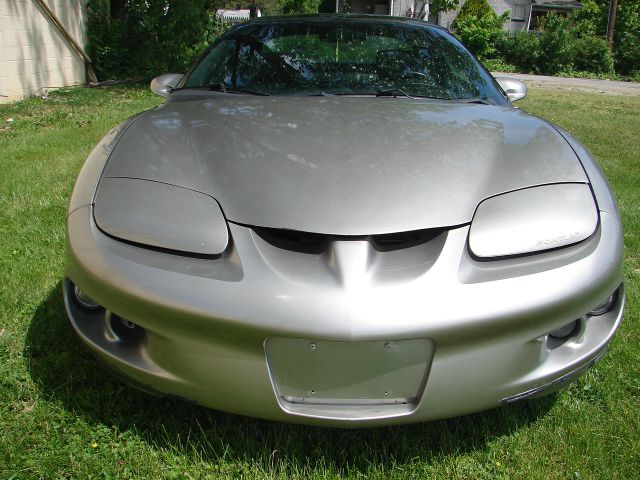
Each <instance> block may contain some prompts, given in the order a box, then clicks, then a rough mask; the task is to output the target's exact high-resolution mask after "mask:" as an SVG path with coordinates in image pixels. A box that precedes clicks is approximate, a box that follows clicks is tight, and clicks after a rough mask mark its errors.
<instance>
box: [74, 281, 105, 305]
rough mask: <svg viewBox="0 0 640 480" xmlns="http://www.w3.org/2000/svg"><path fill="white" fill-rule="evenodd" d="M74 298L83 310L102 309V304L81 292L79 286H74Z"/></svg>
mask: <svg viewBox="0 0 640 480" xmlns="http://www.w3.org/2000/svg"><path fill="white" fill-rule="evenodd" d="M73 298H75V300H76V302H78V304H79V305H80V306H81V307H82V308H86V309H87V310H96V309H98V308H100V304H99V303H97V302H96V301H95V300H94V299H93V298H91V297H90V296H89V295H87V294H86V293H84V292H83V291H82V290H80V288H78V286H77V285H74V286H73Z"/></svg>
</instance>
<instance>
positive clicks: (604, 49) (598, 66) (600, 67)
mask: <svg viewBox="0 0 640 480" xmlns="http://www.w3.org/2000/svg"><path fill="white" fill-rule="evenodd" d="M571 55H572V60H573V62H572V63H573V68H574V69H576V70H579V71H584V72H593V73H609V72H612V71H613V57H612V56H611V52H609V47H608V46H607V42H606V41H605V40H603V39H601V38H598V37H582V38H578V39H575V40H574V41H573V44H572V45H571Z"/></svg>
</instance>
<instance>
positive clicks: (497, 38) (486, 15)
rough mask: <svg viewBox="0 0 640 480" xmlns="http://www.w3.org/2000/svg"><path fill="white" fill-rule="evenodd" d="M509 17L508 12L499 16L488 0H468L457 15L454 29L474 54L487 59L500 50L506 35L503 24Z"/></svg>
mask: <svg viewBox="0 0 640 480" xmlns="http://www.w3.org/2000/svg"><path fill="white" fill-rule="evenodd" d="M508 19H509V14H508V13H504V14H503V15H501V16H500V17H498V15H496V13H495V12H494V11H493V9H492V8H491V7H490V6H489V3H488V2H487V0H467V2H465V4H464V5H463V6H462V9H461V10H460V13H458V16H457V17H456V20H455V23H454V30H455V34H456V36H457V37H458V38H459V39H460V41H461V42H462V43H463V44H464V45H465V46H466V47H467V48H468V49H469V50H471V52H473V54H474V55H476V56H477V57H478V58H480V59H483V60H486V59H489V58H493V57H494V56H496V52H497V51H498V50H500V45H501V44H502V43H503V42H504V39H505V37H506V33H505V31H504V29H503V26H504V24H505V22H506V21H507V20H508Z"/></svg>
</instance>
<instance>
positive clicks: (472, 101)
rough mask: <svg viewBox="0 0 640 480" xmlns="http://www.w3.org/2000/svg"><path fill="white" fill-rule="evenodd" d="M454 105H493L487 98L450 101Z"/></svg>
mask: <svg viewBox="0 0 640 480" xmlns="http://www.w3.org/2000/svg"><path fill="white" fill-rule="evenodd" d="M451 101H452V102H454V103H479V104H482V105H495V104H496V103H495V102H494V101H492V100H491V99H490V98H489V97H473V98H454V99H452V100H451Z"/></svg>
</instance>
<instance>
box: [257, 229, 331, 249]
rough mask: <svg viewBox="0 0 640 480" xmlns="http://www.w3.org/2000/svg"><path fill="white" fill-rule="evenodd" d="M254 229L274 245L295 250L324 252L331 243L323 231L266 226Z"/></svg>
mask: <svg viewBox="0 0 640 480" xmlns="http://www.w3.org/2000/svg"><path fill="white" fill-rule="evenodd" d="M254 231H255V232H256V233H257V234H258V235H260V237H262V239H263V240H265V241H266V242H268V243H270V244H271V245H273V246H274V247H278V248H283V249H285V250H293V251H294V252H301V253H314V254H318V253H322V252H324V251H325V250H326V248H327V245H328V243H329V236H328V235H324V234H322V233H309V232H301V231H298V230H285V229H281V228H264V227H259V228H254Z"/></svg>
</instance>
